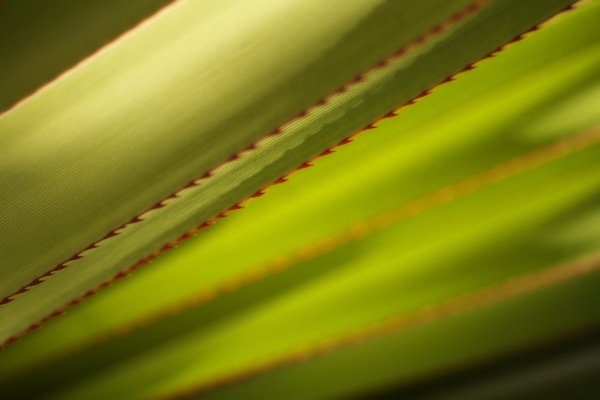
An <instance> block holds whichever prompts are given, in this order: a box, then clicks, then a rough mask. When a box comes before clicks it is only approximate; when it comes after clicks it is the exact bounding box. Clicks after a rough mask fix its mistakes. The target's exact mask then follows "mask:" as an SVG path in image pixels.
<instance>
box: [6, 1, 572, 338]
mask: <svg viewBox="0 0 600 400" xmlns="http://www.w3.org/2000/svg"><path fill="white" fill-rule="evenodd" d="M571 2H572V1H566V0H552V1H546V2H544V3H543V5H541V6H540V4H539V2H535V1H516V0H515V1H510V2H507V1H499V0H492V1H489V2H479V1H478V2H469V1H466V0H456V1H452V2H447V1H434V0H430V1H427V2H419V3H414V2H396V1H394V2H392V1H388V2H380V1H375V0H373V1H364V2H360V3H356V4H354V3H353V5H352V6H348V5H347V4H346V2H329V3H327V5H326V6H324V5H323V4H322V2H317V1H314V2H309V3H307V2H293V3H289V2H286V3H285V4H283V3H280V2H273V4H271V5H269V6H268V7H267V6H266V4H265V3H263V2H260V4H259V5H260V7H259V6H258V5H255V4H254V3H249V2H238V3H236V2H191V1H187V2H186V1H182V2H180V3H177V4H176V5H175V6H173V7H172V8H171V9H170V10H169V12H167V13H164V14H161V15H160V16H159V17H158V18H156V19H155V20H153V21H152V23H150V24H145V25H144V27H143V29H140V30H139V31H138V32H136V34H134V35H129V36H128V37H127V38H126V39H125V40H122V41H119V42H118V43H115V44H114V45H113V46H111V48H110V50H108V51H106V52H102V53H101V54H99V55H98V56H96V57H94V58H93V59H90V60H88V61H87V62H86V63H84V64H82V65H81V66H80V67H78V68H76V69H74V70H72V71H71V72H70V73H69V74H66V75H64V76H63V77H61V79H58V80H57V81H55V82H54V83H53V84H52V85H50V86H48V87H47V88H45V89H44V90H43V91H40V92H39V93H37V94H35V95H34V96H32V97H30V98H29V99H27V101H25V102H23V103H21V104H20V105H19V106H18V107H15V108H14V109H12V110H10V111H8V112H7V113H5V114H3V115H2V116H1V117H0V132H2V135H3V142H4V143H5V144H6V145H5V146H4V147H3V149H2V154H1V158H0V159H1V160H2V163H3V169H4V170H6V171H7V173H6V174H5V182H4V183H3V185H4V187H5V188H6V190H3V191H2V194H1V195H0V196H2V197H1V198H0V201H1V202H2V204H3V210H4V212H3V214H2V217H1V218H2V219H1V220H0V222H1V223H2V225H3V226H5V227H8V228H10V229H6V230H5V231H3V232H6V233H4V234H3V235H4V236H3V237H2V238H1V240H0V243H1V245H2V248H1V249H0V254H1V255H2V265H6V266H8V267H4V268H3V269H2V270H1V271H0V274H1V275H0V278H1V280H0V294H1V296H2V297H4V300H3V303H4V305H3V306H2V307H1V308H0V318H2V319H3V321H5V323H3V325H2V328H1V332H0V340H6V339H7V338H9V337H11V336H12V335H14V334H16V333H17V332H19V331H22V330H23V329H26V328H27V327H28V326H30V325H31V324H32V323H34V322H36V321H39V320H40V319H42V318H44V317H48V316H49V315H51V314H52V313H53V312H54V311H55V310H57V308H59V307H63V306H65V305H67V304H69V303H70V302H72V301H73V299H76V298H78V297H80V296H83V295H84V294H85V293H87V292H88V291H89V290H90V289H91V288H94V287H96V286H98V285H100V284H102V283H103V282H105V281H107V280H109V279H112V278H114V277H115V275H117V274H119V273H120V272H121V271H123V270H124V269H126V268H128V267H131V266H132V265H135V264H136V263H137V262H139V260H140V259H142V258H144V257H146V256H148V255H149V254H151V253H152V252H153V251H155V250H157V249H158V248H160V247H162V246H164V245H166V244H168V243H169V242H172V241H173V240H175V239H176V238H178V237H180V236H181V235H182V234H183V233H184V232H187V231H189V230H191V229H192V228H193V227H194V226H198V225H200V224H201V223H202V222H204V221H206V220H208V219H210V218H214V217H215V216H217V215H219V213H220V212H222V211H223V210H225V209H227V208H229V207H231V206H233V205H235V204H236V203H237V202H239V201H240V200H242V199H244V198H246V197H248V196H250V195H252V194H253V193H255V192H256V191H257V190H259V189H260V188H262V187H264V186H265V185H267V184H269V183H270V182H273V181H274V180H276V179H277V178H278V177H280V176H282V175H284V174H285V173H287V172H289V171H291V170H293V169H294V168H296V167H298V166H299V165H301V164H302V163H303V162H305V161H306V160H308V159H310V158H312V157H314V156H316V155H318V154H320V153H321V152H323V151H324V150H326V149H327V148H329V147H331V146H332V145H334V144H335V143H337V142H339V141H341V140H343V139H344V138H345V137H347V136H348V135H349V134H351V133H353V132H355V131H357V130H359V129H360V128H361V127H364V126H365V125H367V124H369V123H370V122H371V121H373V120H374V119H376V118H378V117H381V116H383V115H385V114H386V113H387V112H389V111H390V110H391V109H393V108H395V107H397V106H398V105H400V104H402V103H404V102H406V101H409V100H410V99H412V98H414V97H415V96H418V95H419V94H420V93H422V92H423V91H424V90H426V89H428V88H430V87H431V86H433V85H435V84H437V83H439V82H441V81H443V80H444V79H445V78H447V77H448V76H450V75H452V74H454V73H456V72H458V71H459V70H461V69H462V68H464V67H465V66H466V65H469V64H470V63H472V62H474V61H476V60H477V59H479V58H481V57H483V56H485V55H486V54H488V53H489V52H491V51H493V50H494V49H496V48H497V47H498V46H500V45H502V44H504V43H506V42H507V41H509V40H511V39H513V38H514V37H515V36H516V35H518V34H520V33H522V32H524V31H526V30H528V29H530V28H532V26H534V25H535V24H537V23H539V22H541V21H543V20H544V19H546V18H548V17H550V16H551V15H553V14H555V13H556V12H558V11H559V10H560V9H562V8H564V7H565V6H566V5H568V4H570V3H571ZM342 6H343V7H342ZM252 10H259V12H257V13H256V17H255V18H252V19H248V18H247V15H248V13H249V12H250V11H252ZM398 15H402V21H403V23H402V24H398V22H397V21H398ZM308 23H310V24H311V27H312V29H311V30H306V29H305V27H306V26H307V24H308ZM234 28H235V29H234ZM218 32H221V33H222V34H218ZM231 32H235V33H231ZM217 37H218V38H219V40H218V41H215V40H216V39H215V38H217ZM357 38H360V40H356V39H357ZM384 39H385V40H384ZM244 46H247V50H246V51H243V50H240V49H244V48H246V47H244ZM149 48H151V49H152V51H151V52H149V51H148V49H149ZM282 49H285V51H282ZM397 49H401V50H400V53H396V56H394V57H393V58H392V59H388V61H387V62H386V63H384V64H379V67H375V68H376V69H374V70H372V71H370V72H369V74H367V75H364V74H365V69H366V68H369V67H373V66H375V65H376V64H377V63H380V62H381V60H384V59H386V57H390V53H392V52H393V51H394V50H397ZM406 49H409V50H410V51H408V50H406ZM333 72H335V74H333ZM361 74H362V75H361ZM356 76H360V77H361V79H360V80H359V81H356V82H353V84H352V85H350V86H347V87H345V89H346V90H345V91H344V92H342V93H340V94H339V95H336V96H334V97H332V98H331V99H330V100H329V102H328V103H327V104H325V105H323V106H321V107H318V108H317V109H315V110H313V111H311V112H310V113H309V114H308V115H307V116H306V117H303V118H301V119H298V120H297V121H296V122H293V123H289V124H287V125H285V126H284V127H283V128H282V129H277V126H279V125H281V124H282V123H283V122H285V121H286V120H288V119H289V118H291V117H293V116H294V115H298V112H299V111H300V110H302V109H305V108H306V107H308V106H310V105H311V104H315V102H317V101H318V100H319V99H322V98H323V96H325V95H326V94H328V93H331V91H332V90H334V89H336V88H339V87H340V85H343V84H346V83H348V82H349V81H350V80H352V79H353V78H355V77H356ZM256 82H261V84H260V85H256ZM299 85H302V90H298V88H299ZM257 116H258V117H257ZM273 129H275V131H273ZM269 132H275V133H277V135H274V136H270V137H268V138H267V139H266V140H263V141H261V142H260V143H259V144H258V147H257V148H256V149H254V146H252V148H253V149H252V150H251V151H248V152H246V153H244V154H238V152H239V151H241V150H243V149H244V148H247V147H248V146H249V145H250V144H251V143H253V142H255V141H256V140H257V139H258V138H261V137H264V136H265V135H266V134H268V133H269ZM49 148H50V149H52V151H47V150H48V149H49ZM227 160H231V162H228V163H226V164H224V165H223V166H222V167H221V168H217V169H215V170H214V171H213V176H211V177H208V178H207V179H202V180H200V181H198V179H200V178H201V177H203V176H206V174H207V172H209V171H211V170H213V169H214V168H215V167H216V166H218V165H220V164H221V163H223V162H225V161H227ZM24 162H25V163H27V165H28V169H27V171H23V170H22V169H17V170H16V169H15V166H16V165H22V164H23V163H24ZM183 188H185V189H183ZM42 200H43V201H42ZM144 210H150V211H147V212H144ZM140 213H141V214H140ZM7 235H9V236H7ZM32 238H35V241H33V240H32ZM17 300H18V301H17Z"/></svg>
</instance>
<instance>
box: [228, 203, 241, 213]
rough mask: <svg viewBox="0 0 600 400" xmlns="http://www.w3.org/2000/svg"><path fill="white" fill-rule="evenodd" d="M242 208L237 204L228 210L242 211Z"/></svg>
mask: <svg viewBox="0 0 600 400" xmlns="http://www.w3.org/2000/svg"><path fill="white" fill-rule="evenodd" d="M242 208H244V207H242V206H241V205H240V203H237V204H234V205H233V206H232V207H231V208H229V211H235V210H240V209H242Z"/></svg>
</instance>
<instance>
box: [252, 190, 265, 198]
mask: <svg viewBox="0 0 600 400" xmlns="http://www.w3.org/2000/svg"><path fill="white" fill-rule="evenodd" d="M264 194H265V192H264V191H262V190H259V191H258V192H256V193H254V194H253V195H252V196H250V198H251V199H255V198H257V197H260V196H262V195H264Z"/></svg>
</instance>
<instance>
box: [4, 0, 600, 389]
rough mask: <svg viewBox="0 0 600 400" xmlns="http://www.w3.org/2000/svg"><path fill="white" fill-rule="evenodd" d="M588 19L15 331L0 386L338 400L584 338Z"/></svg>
mask: <svg viewBox="0 0 600 400" xmlns="http://www.w3.org/2000/svg"><path fill="white" fill-rule="evenodd" d="M493 4H496V5H497V6H498V4H499V3H490V5H488V6H486V7H490V8H488V10H490V9H492V5H493ZM503 4H506V3H503ZM498 7H500V6H498ZM507 7H508V6H507ZM484 10H485V9H484ZM599 11H600V7H599V5H598V3H594V4H591V5H587V6H584V7H582V8H581V9H579V10H577V11H575V12H573V13H571V14H570V15H565V16H563V17H561V18H560V20H557V21H555V22H552V23H551V24H549V25H548V26H547V27H545V28H544V29H542V30H541V31H540V32H537V33H534V34H531V37H529V38H527V40H525V41H523V42H519V43H516V44H513V45H511V46H510V47H509V48H508V49H507V50H505V51H504V52H502V53H500V54H499V55H497V57H496V58H493V59H491V60H486V61H484V62H482V63H481V64H479V65H478V68H477V69H476V70H474V71H472V72H469V73H468V74H464V75H462V74H461V75H460V76H459V77H458V79H457V81H456V82H453V83H448V84H447V85H444V86H442V87H440V88H439V89H437V90H436V92H435V93H434V94H433V95H432V96H429V97H427V98H424V99H422V100H420V101H419V102H418V103H417V104H416V105H414V106H412V107H410V108H405V109H404V108H403V109H402V110H401V111H400V115H399V116H398V117H395V118H390V119H385V120H383V121H380V122H379V123H378V124H377V126H378V128H377V129H375V130H369V131H367V132H365V133H363V134H361V135H359V136H358V137H357V138H356V140H355V142H354V143H353V144H351V145H349V146H343V147H340V148H339V149H338V150H337V151H336V153H337V154H335V155H331V156H329V157H324V158H322V159H319V160H318V161H317V162H316V163H317V165H316V166H315V167H314V168H310V169H305V170H302V172H299V173H297V174H295V175H294V176H293V177H291V178H290V182H288V183H286V184H285V185H281V186H276V187H274V188H272V189H271V190H269V194H268V195H266V196H263V197H261V198H260V199H257V200H253V201H252V202H249V203H248V204H247V210H244V211H239V212H236V213H231V215H230V216H229V218H227V220H221V221H219V223H217V224H215V226H214V227H212V228H211V229H208V230H206V231H202V232H201V234H199V237H198V238H196V239H192V240H190V241H188V242H186V243H185V244H182V245H181V248H180V249H178V250H177V251H174V252H172V254H169V253H167V254H165V255H162V256H160V257H159V258H158V259H157V260H156V261H155V262H154V263H153V265H151V266H148V267H147V268H145V269H141V270H139V271H138V272H136V276H135V277H133V278H131V279H130V280H125V281H122V282H120V283H119V284H118V285H115V286H114V287H112V288H107V289H106V290H105V291H103V292H102V295H101V296H99V297H97V298H91V299H88V300H86V302H85V303H84V305H83V306H80V307H79V308H73V309H72V310H69V313H68V314H67V315H65V316H64V317H62V318H59V319H56V320H55V321H52V322H50V323H49V324H48V325H47V326H46V327H45V328H44V329H42V330H40V331H39V332H36V333H34V334H32V335H29V336H27V337H24V338H23V340H22V342H21V343H18V344H17V345H16V346H14V347H9V348H7V350H6V352H5V353H4V354H3V355H2V357H1V358H0V371H2V373H3V374H5V375H6V376H7V379H6V381H5V383H4V386H2V387H1V388H0V390H3V392H4V393H9V394H11V395H12V394H14V396H13V397H16V396H21V397H26V398H35V397H36V396H39V397H48V398H61V399H63V398H74V399H81V398H86V399H93V398H98V399H105V398H110V397H115V398H136V397H139V396H147V397H153V396H157V395H162V394H164V395H166V396H167V397H172V396H175V395H178V394H181V393H184V392H187V391H188V390H189V391H190V392H189V393H196V392H199V391H202V390H208V389H210V391H208V392H203V396H202V398H205V397H206V398H232V399H239V398H257V397H258V398H286V399H287V398H302V399H310V398H315V399H317V398H330V397H335V396H338V397H339V396H347V395H350V394H354V393H357V392H358V393H369V392H371V391H373V390H375V389H377V388H380V387H382V386H387V385H391V384H398V383H400V384H406V383H410V382H414V380H418V379H423V378H424V377H426V376H429V375H431V374H434V373H439V372H444V371H447V370H451V369H453V368H456V367H457V366H460V365H465V364H468V363H473V362H476V361H478V360H482V359H485V358H488V357H492V356H494V355H496V354H501V353H504V352H506V351H513V350H514V349H516V348H518V347H520V346H524V345H527V344H530V343H535V342H538V341H543V340H549V339H552V338H554V337H556V336H558V335H561V334H564V333H565V332H567V331H572V330H576V329H584V328H586V327H587V326H588V325H589V324H592V323H595V322H597V321H598V317H599V315H598V311H597V307H595V305H596V304H597V301H596V300H597V299H596V297H597V296H598V294H597V290H595V289H596V286H597V282H596V281H597V279H598V273H597V272H596V270H597V269H598V267H599V264H598V262H597V259H598V256H597V254H598V250H599V249H600V243H599V242H598V240H597V237H598V234H599V233H600V232H599V229H600V228H598V227H599V225H598V224H597V223H594V221H598V215H600V209H598V204H600V203H599V200H600V199H599V198H598V195H599V192H598V188H599V187H600V163H599V161H598V160H600V157H599V156H600V144H599V142H598V140H599V135H598V128H594V126H597V125H598V123H599V122H600V120H598V115H600V112H599V111H600V110H598V104H600V101H598V96H600V91H599V90H598V88H599V87H600V74H599V71H600V68H599V66H600V51H599V50H600V48H599V47H598V46H599V45H598V39H599V38H598V35H599V34H600V33H598V31H597V29H596V25H597V18H598V15H599V14H598V12H599ZM482 12H483V11H482ZM477 15H481V14H477ZM476 20H477V19H476V18H474V19H473V20H472V21H476ZM473 23H474V24H475V22H473ZM457 29H459V27H457ZM465 29H466V28H465ZM473 29H474V28H473ZM430 43H432V42H430ZM440 43H444V42H440ZM440 46H441V44H440ZM426 54H429V53H426ZM432 54H433V53H432ZM437 54H441V53H440V52H437ZM421 57H425V56H424V55H423V56H421ZM419 59H420V60H423V58H419ZM415 63H417V61H415ZM419 68H423V64H420V67H419ZM415 71H416V70H415ZM390 90H391V89H390ZM349 93H352V91H351V90H350V91H348V92H346V93H344V94H342V95H340V96H341V97H343V98H344V99H345V98H346V97H344V96H349ZM340 101H341V99H340ZM348 101H350V99H349V100H348ZM373 103H377V101H375V100H373ZM332 104H333V103H332ZM336 104H337V103H336ZM369 104H371V103H369ZM330 105H331V104H330ZM325 107H327V106H325ZM339 107H340V108H334V109H333V110H332V111H331V115H330V117H331V118H333V117H335V118H340V124H342V125H343V124H344V123H345V122H348V123H350V122H349V121H352V120H353V118H355V117H354V114H353V113H352V111H348V108H347V106H345V105H344V104H340V105H339ZM344 109H345V110H346V111H341V114H340V111H339V110H344ZM350 110H351V109H350ZM361 110H363V109H361ZM316 114H317V113H315V115H316ZM355 114H357V115H358V114H361V113H358V112H356V113H355ZM311 116H313V114H309V115H308V117H307V118H308V119H310V118H311ZM317 116H318V115H317ZM356 118H358V117H356ZM303 121H307V120H303ZM306 123H307V124H308V122H306ZM294 126H296V125H293V124H292V125H290V127H294ZM290 129H291V128H290ZM328 129H333V128H328ZM290 132H296V131H294V130H293V129H291V130H290ZM327 132H329V131H327ZM285 135H286V132H283V133H282V136H277V138H285V137H286V136H285ZM272 140H273V143H275V142H276V141H275V139H272ZM281 140H282V143H283V139H281ZM273 146H275V145H273ZM267 147H268V146H267ZM260 150H261V148H260V147H259V149H258V151H259V152H260ZM254 154H259V153H254V152H251V153H250V152H249V153H247V158H245V157H241V158H240V159H238V160H235V161H233V162H232V163H230V164H228V168H225V167H223V170H222V171H224V172H222V174H223V176H224V177H226V176H229V177H233V176H239V175H238V174H241V173H243V171H244V170H245V169H243V168H242V167H244V168H246V167H248V168H249V165H250V162H260V160H258V159H254V158H252V155H254ZM244 162H247V163H248V164H244ZM237 166H239V168H240V169H236V168H237ZM219 171H221V170H218V171H217V173H215V175H214V176H213V177H211V178H210V179H207V180H206V184H207V185H206V186H202V187H203V188H204V190H205V191H206V193H208V192H209V190H212V189H210V188H213V186H209V183H210V181H212V180H213V179H215V178H217V177H219V176H220V172H219ZM228 174H231V175H228ZM215 190H216V189H215ZM207 195H208V194H207ZM184 197H185V196H184ZM184 197H182V198H184ZM196 198H198V197H196ZM177 201H179V200H177ZM173 204H174V205H176V204H177V202H174V203H173ZM182 207H183V206H182ZM168 209H169V207H165V208H164V210H168ZM165 215H166V214H165ZM171 216H172V215H171ZM149 218H150V217H149ZM165 218H166V217H165ZM149 220H150V219H149ZM145 222H146V221H144V222H142V223H139V224H136V225H132V227H133V226H140V227H141V226H143V224H144V223H145ZM140 229H141V228H140ZM147 229H148V232H150V230H151V229H154V231H153V232H156V233H161V231H160V230H159V231H156V229H158V226H153V227H149V228H147ZM101 249H102V247H100V248H99V249H97V250H101ZM95 252H96V250H94V253H95ZM91 256H92V252H90V257H91ZM87 258H88V256H87V255H86V257H84V258H83V259H81V260H80V261H85V260H86V259H87ZM80 261H78V262H77V263H79V262H80ZM75 270H76V269H75V268H73V269H72V271H75ZM69 271H71V269H70V268H67V269H65V271H64V272H69ZM87 272H88V271H82V272H80V274H81V275H79V276H80V277H83V276H84V275H85V274H87ZM61 274H62V272H61V273H60V274H57V275H56V276H55V277H53V278H52V279H54V278H58V277H59V276H60V275H61ZM79 279H81V278H79ZM73 280H75V278H73ZM48 283H49V282H48ZM45 287H48V291H49V290H50V289H51V288H52V287H51V285H45V284H44V285H39V287H37V288H35V290H32V291H31V292H28V293H27V294H26V295H34V294H35V293H40V294H41V293H44V292H43V289H44V288H45ZM46 293H49V292H46ZM41 298H42V297H38V299H41ZM482 298H483V300H482ZM17 299H18V297H17ZM8 306H10V307H13V308H12V309H11V310H12V311H13V312H15V310H19V311H20V312H22V313H26V312H28V309H29V307H30V305H29V304H27V303H26V302H17V301H14V302H12V303H10V304H8ZM18 307H22V308H18ZM7 310H8V308H7ZM428 310H429V311H428ZM431 310H433V311H431ZM543 310H552V313H550V312H541V311H543ZM0 312H2V309H0ZM7 315H8V314H7ZM170 315H171V316H170ZM432 315H433V317H432ZM390 321H391V322H390ZM406 321H409V322H410V321H416V322H412V323H411V324H408V325H407V326H405V325H402V324H407V322H406ZM390 325H392V327H391V328H390ZM7 331H8V330H7ZM356 332H358V334H357V333H356ZM365 332H366V334H365ZM369 332H374V333H373V334H369ZM302 361H305V362H303V363H302ZM35 365H39V367H38V368H37V369H35V368H33V367H34V366H35ZM365 365H367V366H368V368H367V369H366V368H365ZM32 368H33V369H32ZM269 368H270V369H274V371H273V372H270V373H265V372H266V370H267V369H269ZM27 370H29V372H28V373H27V372H26V371H27ZM20 375H21V377H20V378H19V376H20ZM250 378H252V379H251V380H247V379H250ZM246 380H247V381H246ZM242 382H243V383H242ZM217 389H218V390H217Z"/></svg>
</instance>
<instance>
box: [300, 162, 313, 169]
mask: <svg viewBox="0 0 600 400" xmlns="http://www.w3.org/2000/svg"><path fill="white" fill-rule="evenodd" d="M312 166H313V165H312V164H311V163H308V162H305V163H304V164H302V165H300V166H299V167H298V169H304V168H308V167H312Z"/></svg>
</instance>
